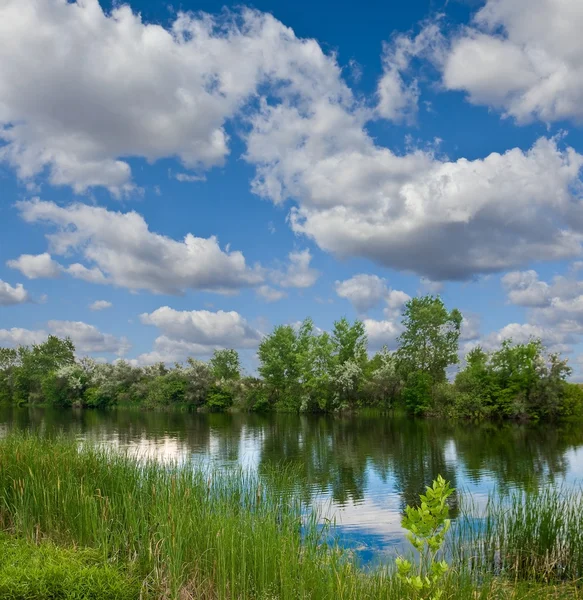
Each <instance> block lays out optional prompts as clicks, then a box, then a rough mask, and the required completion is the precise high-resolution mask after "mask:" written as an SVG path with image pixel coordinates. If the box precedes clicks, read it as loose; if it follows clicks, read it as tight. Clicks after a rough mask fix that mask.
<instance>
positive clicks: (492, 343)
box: [474, 323, 577, 352]
mask: <svg viewBox="0 0 583 600" xmlns="http://www.w3.org/2000/svg"><path fill="white" fill-rule="evenodd" d="M535 339H540V340H541V341H542V343H543V344H544V345H545V346H546V347H547V348H548V349H549V350H550V351H551V352H570V351H571V350H572V345H573V344H574V343H576V341H577V340H576V337H575V336H573V335H572V334H570V333H567V332H564V331H559V330H556V329H553V328H551V327H544V326H542V325H536V324H533V323H509V324H508V325H505V326H504V327H502V328H501V329H499V330H498V331H494V332H492V333H490V334H488V335H487V336H485V337H484V338H483V339H482V340H481V341H480V345H481V346H482V347H483V348H484V349H485V350H497V349H498V348H499V347H500V344H501V343H502V342H503V341H504V340H512V341H513V342H514V343H517V344H526V343H528V342H529V341H531V340H535ZM474 345H475V344H474Z"/></svg>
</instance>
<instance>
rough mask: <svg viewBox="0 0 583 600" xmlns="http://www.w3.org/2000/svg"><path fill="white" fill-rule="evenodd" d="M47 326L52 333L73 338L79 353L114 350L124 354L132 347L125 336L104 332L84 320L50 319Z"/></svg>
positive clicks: (116, 352)
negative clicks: (118, 336) (119, 336)
mask: <svg viewBox="0 0 583 600" xmlns="http://www.w3.org/2000/svg"><path fill="white" fill-rule="evenodd" d="M47 326H48V328H49V330H50V331H51V333H52V334H54V335H56V336H58V337H61V338H64V337H68V338H71V340H72V342H73V343H74V344H75V349H76V351H77V352H78V353H85V352H89V353H102V352H112V353H114V354H117V355H118V356H123V355H124V354H125V353H126V352H127V351H128V350H129V348H130V347H131V346H130V344H129V342H128V340H127V339H126V338H125V337H121V338H117V337H115V336H114V335H111V334H109V333H102V332H101V331H99V329H97V327H95V326H93V325H88V324H87V323H83V322H82V321H49V322H48V323H47Z"/></svg>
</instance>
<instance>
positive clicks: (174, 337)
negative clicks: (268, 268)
mask: <svg viewBox="0 0 583 600" xmlns="http://www.w3.org/2000/svg"><path fill="white" fill-rule="evenodd" d="M140 319H141V321H142V323H144V324H145V325H154V326H156V327H157V328H158V329H159V330H160V331H161V333H162V335H161V336H159V337H158V338H156V340H155V342H154V349H153V351H152V352H150V353H147V354H143V355H141V356H140V357H138V359H137V360H138V362H140V363H142V364H146V363H147V364H151V363H155V362H173V361H180V360H184V359H185V358H186V357H187V356H208V355H210V354H212V352H213V351H214V350H216V349H221V348H235V349H243V348H255V347H257V345H258V344H259V341H260V340H261V333H260V332H259V330H257V329H255V328H254V327H252V326H251V325H250V324H249V323H248V322H247V321H246V319H244V318H243V317H242V316H241V315H240V314H239V313H237V312H235V311H230V312H225V311H222V310H219V311H217V312H211V311H208V310H192V311H179V310H174V309H172V308H170V307H168V306H162V307H161V308H158V309H157V310H155V311H154V312H152V313H149V314H148V313H144V314H142V315H140Z"/></svg>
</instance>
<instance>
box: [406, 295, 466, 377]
mask: <svg viewBox="0 0 583 600" xmlns="http://www.w3.org/2000/svg"><path fill="white" fill-rule="evenodd" d="M402 324H403V328H404V331H403V333H402V334H401V335H400V336H399V339H398V341H399V349H398V350H397V363H398V365H399V370H400V371H401V373H402V374H403V375H404V377H405V378H406V377H407V376H408V374H409V373H412V372H415V371H420V372H422V373H425V374H427V375H429V376H430V377H431V380H432V381H433V383H438V382H440V381H445V370H446V368H447V367H448V366H449V365H453V364H456V363H457V362H458V341H459V336H460V328H461V324H462V315H461V313H460V312H459V310H457V309H455V308H454V309H453V310H452V311H450V312H448V310H447V309H446V307H445V304H444V303H443V301H442V300H441V298H440V297H439V296H423V297H421V298H411V300H409V301H408V302H407V303H406V304H405V309H404V311H403V320H402Z"/></svg>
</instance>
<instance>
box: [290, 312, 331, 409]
mask: <svg viewBox="0 0 583 600" xmlns="http://www.w3.org/2000/svg"><path fill="white" fill-rule="evenodd" d="M296 348H297V368H298V379H299V384H300V386H301V398H302V400H301V405H300V409H301V410H302V411H308V410H325V409H327V408H329V404H330V392H331V390H330V382H331V374H332V372H333V369H334V364H335V360H336V359H335V356H334V349H335V345H334V342H333V341H332V338H331V337H330V335H329V334H328V333H326V332H322V333H317V332H316V329H315V327H314V323H313V321H312V319H310V318H308V319H305V320H304V321H303V323H302V324H301V326H300V328H299V330H298V333H297V342H296Z"/></svg>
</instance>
